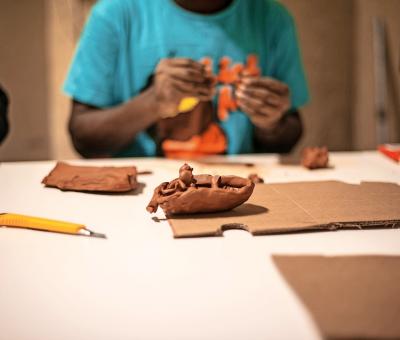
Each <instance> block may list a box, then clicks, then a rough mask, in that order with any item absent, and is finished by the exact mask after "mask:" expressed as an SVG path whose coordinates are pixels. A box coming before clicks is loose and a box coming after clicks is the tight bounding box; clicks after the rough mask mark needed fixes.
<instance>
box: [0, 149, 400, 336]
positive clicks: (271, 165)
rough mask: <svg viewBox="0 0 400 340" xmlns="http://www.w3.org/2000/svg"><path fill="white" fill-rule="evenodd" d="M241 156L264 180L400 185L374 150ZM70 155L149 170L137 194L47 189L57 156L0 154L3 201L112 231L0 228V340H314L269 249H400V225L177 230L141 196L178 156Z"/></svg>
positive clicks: (9, 207) (172, 172)
mask: <svg viewBox="0 0 400 340" xmlns="http://www.w3.org/2000/svg"><path fill="white" fill-rule="evenodd" d="M240 159H241V160H251V161H255V162H256V163H257V164H258V168H257V171H258V172H259V173H260V174H261V175H262V176H263V177H264V178H265V180H266V181H267V182H282V181H300V180H327V179H337V180H343V181H347V182H351V183H358V182H359V181H361V180H370V181H390V182H397V183H399V184H400V166H399V165H398V164H396V163H394V162H392V161H391V160H389V159H387V158H385V157H384V156H382V155H380V154H378V153H376V152H363V153H333V154H332V155H331V163H332V164H333V165H334V168H333V169H326V170H318V171H308V170H306V169H303V168H301V167H299V166H282V165H279V164H278V162H277V157H276V156H242V157H241V158H240ZM75 163H77V164H81V163H83V164H85V163H90V164H100V165H103V164H115V165H125V164H132V163H133V164H135V165H137V166H138V167H139V170H146V169H153V170H154V174H153V175H148V176H141V177H140V181H142V182H144V183H146V187H145V189H144V192H143V193H142V194H140V195H136V196H135V195H131V194H129V195H93V194H84V193H74V192H61V191H59V190H57V189H51V188H44V187H43V186H42V184H41V180H42V178H43V177H44V176H45V175H46V174H47V173H48V172H49V171H50V170H51V169H52V167H53V166H54V164H55V162H53V161H48V162H21V163H1V164H0V211H2V212H14V213H20V214H27V215H34V216H41V217H47V218H54V219H59V220H66V221H71V222H78V223H83V224H86V225H87V226H88V227H90V228H92V229H93V230H95V231H98V232H104V233H106V234H107V236H108V239H107V240H103V239H96V238H89V237H79V236H69V235H63V234H56V233H49V232H40V231H32V230H24V229H13V228H0V339H2V340H3V339H4V340H9V339H12V340H18V339H29V340H33V339H40V340H43V339H75V340H77V339H173V340H178V339H185V340H187V339H229V340H232V339H318V338H319V335H318V332H317V329H316V328H315V326H314V324H313V322H312V319H311V318H310V316H309V315H308V313H307V311H306V310H305V308H304V307H303V306H302V304H301V303H300V302H299V300H298V299H297V297H296V296H295V295H294V293H293V292H292V291H291V290H290V289H289V287H288V286H287V284H286V283H285V281H284V280H283V279H282V277H281V276H280V275H279V273H278V272H277V270H276V268H275V267H274V265H273V263H272V261H271V254H328V255H339V254H400V230H389V229H386V230H363V231H356V230H354V231H337V232H316V233H305V234H292V235H275V236H254V237H253V236H252V235H251V234H249V233H247V232H246V231H242V230H231V231H227V232H225V233H224V236H223V237H209V238H198V239H196V238H192V239H174V238H173V237H172V232H171V229H170V227H169V225H168V223H167V222H166V221H162V222H159V223H156V222H154V221H153V220H152V219H151V216H150V215H149V214H148V213H147V212H146V211H145V206H146V204H147V202H148V200H149V198H150V197H151V195H152V189H153V188H154V187H155V186H156V185H157V184H159V183H160V182H161V181H165V180H170V179H172V178H175V177H176V176H177V168H178V167H179V165H180V162H175V161H166V160H162V161H160V160H156V159H124V160H106V161H102V160H97V161H75ZM195 170H196V169H195ZM201 170H204V169H201ZM221 171H222V172H226V171H228V170H227V169H225V168H223V169H222V170H221ZM234 171H235V172H237V173H239V174H241V175H246V173H249V172H250V171H252V170H251V169H243V168H240V169H239V168H236V170H234ZM399 209H400V207H399ZM157 216H158V217H163V213H162V211H160V212H158V213H157Z"/></svg>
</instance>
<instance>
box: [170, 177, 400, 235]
mask: <svg viewBox="0 0 400 340" xmlns="http://www.w3.org/2000/svg"><path fill="white" fill-rule="evenodd" d="M168 221H169V223H170V225H171V227H172V230H173V233H174V237H199V236H221V235H222V233H223V231H224V230H227V229H235V228H236V229H244V230H247V231H249V232H250V233H252V234H253V235H263V234H277V233H290V232H299V231H312V230H337V229H342V228H343V229H345V228H351V229H354V228H357V229H362V228H395V227H400V186H399V185H397V184H393V183H384V182H363V183H362V184H360V185H357V184H347V183H343V182H340V181H320V182H296V183H278V184H257V185H256V186H255V188H254V192H253V194H252V196H251V197H250V199H249V200H248V201H247V202H246V203H244V204H243V205H241V206H239V207H237V208H235V209H233V210H232V211H228V212H223V213H214V214H196V215H181V216H173V217H171V218H169V219H168Z"/></svg>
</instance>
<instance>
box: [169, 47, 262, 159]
mask: <svg viewBox="0 0 400 340" xmlns="http://www.w3.org/2000/svg"><path fill="white" fill-rule="evenodd" d="M201 63H202V64H203V65H205V67H206V71H207V72H208V73H210V75H212V70H213V60H212V59H211V58H209V57H204V58H202V59H201ZM260 75H261V69H260V67H259V64H258V57H257V55H256V54H250V55H248V56H247V58H246V63H245V64H242V63H234V64H232V60H231V59H230V58H229V57H226V56H224V57H222V58H221V59H220V60H219V63H218V73H217V74H216V75H214V78H215V83H216V85H217V86H218V101H217V108H216V110H217V117H218V119H219V120H220V121H224V120H226V119H228V117H229V112H231V111H236V110H237V109H238V104H237V101H236V99H235V95H234V92H235V88H236V86H237V85H238V84H239V82H240V79H241V77H243V76H248V77H258V76H260ZM226 148H227V140H226V137H225V135H224V132H223V131H222V129H221V128H220V127H219V126H218V125H217V124H216V123H211V124H210V125H209V126H208V128H207V129H206V130H205V131H204V132H203V133H202V134H200V135H195V136H193V137H192V138H190V139H189V140H187V141H175V140H171V139H166V140H165V141H164V142H163V143H162V149H163V152H164V154H165V156H166V157H169V158H187V159H188V158H195V157H199V156H204V155H210V154H220V153H223V152H225V150H226Z"/></svg>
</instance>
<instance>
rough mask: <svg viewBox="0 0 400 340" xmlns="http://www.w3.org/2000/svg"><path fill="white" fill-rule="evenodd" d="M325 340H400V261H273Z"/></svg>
mask: <svg viewBox="0 0 400 340" xmlns="http://www.w3.org/2000/svg"><path fill="white" fill-rule="evenodd" d="M273 261H274V263H275V265H276V266H277V267H278V269H279V271H280V272H281V274H282V275H283V277H284V278H285V280H286V281H287V283H288V284H289V286H290V287H291V288H292V289H293V290H294V291H295V293H296V294H297V296H298V297H299V298H300V300H301V301H302V302H303V303H304V305H305V306H306V307H307V309H308V310H309V311H310V313H311V315H312V316H313V318H314V320H315V322H316V324H317V327H318V328H319V330H320V332H321V335H322V337H323V338H324V339H400V284H399V283H400V256H335V257H325V256H286V255H282V256H281V255H280V256H273Z"/></svg>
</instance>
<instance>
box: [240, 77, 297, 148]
mask: <svg viewBox="0 0 400 340" xmlns="http://www.w3.org/2000/svg"><path fill="white" fill-rule="evenodd" d="M236 97H237V99H238V104H239V106H240V107H241V109H242V110H243V111H244V112H245V113H246V114H247V115H248V116H249V118H250V119H251V121H252V122H253V124H254V129H255V144H256V149H257V151H258V152H281V153H286V152H289V151H290V150H291V149H292V148H293V146H294V145H295V144H296V143H297V142H298V140H299V139H300V137H301V135H302V131H303V125H302V122H301V118H300V114H299V113H298V112H297V111H296V112H293V113H287V111H288V110H289V108H290V106H291V102H290V92H289V87H288V86H287V85H286V84H285V83H283V82H280V81H279V80H276V79H273V78H270V77H247V76H245V77H244V78H243V79H242V80H241V82H240V84H239V85H238V88H237V91H236Z"/></svg>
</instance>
